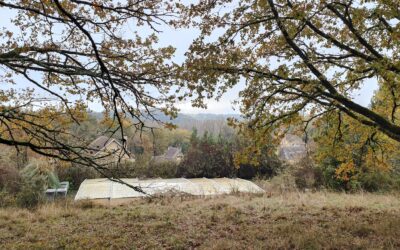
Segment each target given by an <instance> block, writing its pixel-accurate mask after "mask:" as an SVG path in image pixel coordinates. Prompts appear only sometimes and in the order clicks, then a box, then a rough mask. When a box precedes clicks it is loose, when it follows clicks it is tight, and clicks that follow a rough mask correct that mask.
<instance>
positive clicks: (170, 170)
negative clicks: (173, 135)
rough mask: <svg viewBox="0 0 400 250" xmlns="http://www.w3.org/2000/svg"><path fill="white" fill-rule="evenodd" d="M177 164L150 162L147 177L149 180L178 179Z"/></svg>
mask: <svg viewBox="0 0 400 250" xmlns="http://www.w3.org/2000/svg"><path fill="white" fill-rule="evenodd" d="M178 165H179V164H178V163H176V162H168V161H165V162H159V163H156V162H151V163H150V164H149V167H148V168H147V174H146V176H147V177H150V178H175V177H178V176H177V175H178V174H177V173H178Z"/></svg>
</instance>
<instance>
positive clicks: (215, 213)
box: [0, 192, 400, 249]
mask: <svg viewBox="0 0 400 250" xmlns="http://www.w3.org/2000/svg"><path fill="white" fill-rule="evenodd" d="M0 246H1V248H2V249H49V248H51V249H54V248H57V249H160V248H165V249H193V248H196V249H276V248H281V249H287V248H291V249H320V248H325V249H366V248H369V249H399V248H400V196H399V195H397V194H392V195H389V194H385V195H379V194H342V193H324V192H316V193H311V192H309V193H299V192H287V193H276V194H265V195H261V196H260V195H259V196H254V195H244V194H237V195H227V196H222V197H212V198H211V197H206V198H195V197H164V198H154V199H151V200H150V199H142V200H138V201H135V202H132V203H130V204H128V205H124V206H100V205H95V204H93V203H90V202H83V203H79V204H77V203H74V202H73V201H72V200H67V201H63V202H58V203H55V204H47V205H44V206H42V207H40V208H38V209H37V210H34V211H29V210H23V209H14V208H7V209H1V210H0Z"/></svg>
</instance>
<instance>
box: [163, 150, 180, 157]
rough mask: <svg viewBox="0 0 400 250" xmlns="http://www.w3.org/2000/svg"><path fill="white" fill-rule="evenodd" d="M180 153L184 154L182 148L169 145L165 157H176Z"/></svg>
mask: <svg viewBox="0 0 400 250" xmlns="http://www.w3.org/2000/svg"><path fill="white" fill-rule="evenodd" d="M179 154H182V151H181V149H180V148H176V147H168V149H167V152H165V154H164V157H165V158H175V157H177V156H178V155H179Z"/></svg>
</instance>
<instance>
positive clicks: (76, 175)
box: [56, 165, 99, 190]
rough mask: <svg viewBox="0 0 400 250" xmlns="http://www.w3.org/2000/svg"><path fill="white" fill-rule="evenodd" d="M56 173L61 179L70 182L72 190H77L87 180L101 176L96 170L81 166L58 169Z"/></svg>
mask: <svg viewBox="0 0 400 250" xmlns="http://www.w3.org/2000/svg"><path fill="white" fill-rule="evenodd" d="M56 171H57V175H58V177H59V179H60V180H61V181H68V182H69V183H70V188H71V189H73V190H77V189H78V188H79V185H81V183H82V182H83V181H84V180H85V179H93V178H96V177H99V174H98V173H97V172H96V171H95V170H94V169H92V168H88V167H85V166H79V165H72V166H69V167H62V168H57V170H56Z"/></svg>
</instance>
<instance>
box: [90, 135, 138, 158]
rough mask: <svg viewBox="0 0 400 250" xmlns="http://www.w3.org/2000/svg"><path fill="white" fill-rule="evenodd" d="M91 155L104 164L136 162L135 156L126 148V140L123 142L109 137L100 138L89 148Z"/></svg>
mask: <svg viewBox="0 0 400 250" xmlns="http://www.w3.org/2000/svg"><path fill="white" fill-rule="evenodd" d="M88 151H89V153H90V154H91V155H92V156H93V157H94V158H95V159H97V160H100V161H101V162H102V163H117V162H126V161H129V162H134V161H135V157H134V155H133V154H132V153H131V152H130V151H129V150H128V149H127V147H126V139H125V141H124V142H121V141H119V140H117V139H115V138H112V137H108V136H99V137H98V138H96V139H95V140H94V141H93V142H91V143H90V144H89V146H88Z"/></svg>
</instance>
